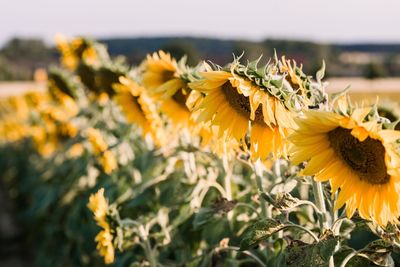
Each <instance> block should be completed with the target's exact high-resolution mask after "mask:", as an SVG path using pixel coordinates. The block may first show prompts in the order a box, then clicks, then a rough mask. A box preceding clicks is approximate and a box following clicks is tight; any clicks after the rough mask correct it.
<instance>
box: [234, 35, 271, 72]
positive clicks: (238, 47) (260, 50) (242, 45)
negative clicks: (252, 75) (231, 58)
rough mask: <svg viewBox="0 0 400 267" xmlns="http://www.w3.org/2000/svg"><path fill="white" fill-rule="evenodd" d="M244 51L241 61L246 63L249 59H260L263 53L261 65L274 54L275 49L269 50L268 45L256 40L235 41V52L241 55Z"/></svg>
mask: <svg viewBox="0 0 400 267" xmlns="http://www.w3.org/2000/svg"><path fill="white" fill-rule="evenodd" d="M242 53H243V56H242V58H241V61H242V62H243V63H246V62H247V60H248V61H253V60H256V59H258V58H259V57H260V56H261V55H262V56H263V58H262V59H261V62H260V66H261V64H262V63H264V64H266V63H267V61H268V59H269V58H270V57H272V56H273V55H274V51H273V50H271V51H268V49H266V47H264V46H263V45H262V44H260V43H254V42H246V41H238V42H235V44H234V46H233V54H235V55H236V56H239V55H241V54H242Z"/></svg>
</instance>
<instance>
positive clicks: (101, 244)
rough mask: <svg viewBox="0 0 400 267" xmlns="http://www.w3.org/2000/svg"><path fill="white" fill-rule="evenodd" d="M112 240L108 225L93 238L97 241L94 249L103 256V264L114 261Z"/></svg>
mask: <svg viewBox="0 0 400 267" xmlns="http://www.w3.org/2000/svg"><path fill="white" fill-rule="evenodd" d="M112 240H113V235H112V234H111V232H110V229H109V228H108V227H107V228H104V230H102V231H100V232H99V233H98V234H97V236H96V238H95V241H96V242H97V246H96V249H97V250H98V251H99V253H100V255H101V256H103V257H104V263H105V264H111V263H113V262H114V257H115V248H114V245H113V243H112Z"/></svg>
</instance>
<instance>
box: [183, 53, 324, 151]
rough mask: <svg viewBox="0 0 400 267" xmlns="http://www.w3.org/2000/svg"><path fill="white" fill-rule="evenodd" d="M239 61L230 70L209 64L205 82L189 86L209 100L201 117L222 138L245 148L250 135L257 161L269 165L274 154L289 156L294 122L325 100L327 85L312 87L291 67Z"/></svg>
mask: <svg viewBox="0 0 400 267" xmlns="http://www.w3.org/2000/svg"><path fill="white" fill-rule="evenodd" d="M239 60H240V58H235V60H234V62H233V63H231V64H230V65H229V66H227V67H226V68H221V67H219V66H216V65H213V66H210V65H208V64H206V71H205V72H201V76H203V79H200V80H198V81H195V82H192V83H190V84H189V85H190V87H191V88H192V89H193V90H197V91H199V92H202V93H204V94H205V98H204V100H203V101H202V102H201V103H200V105H199V106H198V108H197V110H196V112H195V117H196V118H197V121H199V122H205V123H209V124H211V125H216V126H218V127H219V136H220V137H226V138H228V139H229V138H234V139H236V140H237V141H239V142H242V143H244V141H245V137H246V135H247V134H248V133H249V132H250V141H249V143H250V144H249V145H250V151H251V153H252V156H253V158H262V159H265V158H266V157H267V156H268V155H269V153H270V152H272V153H273V154H274V155H276V156H281V155H285V154H286V140H285V139H286V137H287V134H288V131H289V130H290V129H292V128H294V127H295V123H294V120H293V118H294V117H295V116H296V113H297V111H299V110H300V109H302V108H305V107H307V106H308V105H318V104H319V102H321V101H323V100H324V97H323V92H322V84H321V83H319V84H317V83H312V82H311V79H310V77H307V76H305V75H304V74H303V73H302V71H301V69H300V68H296V72H295V71H294V70H293V68H292V67H291V65H290V62H289V61H285V60H283V61H279V60H277V59H276V60H275V63H273V64H267V65H266V66H265V67H263V68H258V67H257V64H258V62H259V60H260V59H258V60H257V61H254V62H250V63H248V64H247V65H242V64H241V63H240V61H239ZM288 75H289V76H290V81H291V82H290V83H289V82H288V81H287V77H288ZM292 75H293V76H292ZM294 85H296V87H295V86H294Z"/></svg>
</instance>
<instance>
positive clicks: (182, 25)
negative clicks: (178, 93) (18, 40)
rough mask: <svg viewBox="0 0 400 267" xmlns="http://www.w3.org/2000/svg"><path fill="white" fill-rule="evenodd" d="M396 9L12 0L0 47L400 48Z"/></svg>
mask: <svg viewBox="0 0 400 267" xmlns="http://www.w3.org/2000/svg"><path fill="white" fill-rule="evenodd" d="M361 9H362V12H360V10H361ZM397 10H400V2H398V1H395V0H383V1H380V2H377V1H374V0H364V1H363V0H353V1H351V2H347V1H345V0H338V1H335V2H321V1H319V0H304V1H301V2H297V1H296V2H293V1H291V0H281V1H279V2H277V1H265V0H252V1H250V2H249V3H248V5H243V6H242V5H241V6H240V10H239V11H238V8H237V5H235V4H232V2H231V1H229V0H220V1H217V2H214V1H213V0H203V1H201V3H199V2H194V1H181V0H170V1H168V2H163V1H162V2H160V1H157V0H147V1H145V2H143V1H141V2H133V1H130V0H115V1H113V2H112V3H111V2H109V1H96V0H85V1H79V0H69V1H66V0H59V1H52V0H37V1H35V2H26V1H23V0H14V1H10V2H9V3H7V8H4V9H2V10H0V23H1V25H7V27H3V29H2V30H1V31H0V46H2V45H3V44H4V43H5V42H6V41H8V40H10V39H11V38H12V37H14V36H21V37H27V38H30V37H36V38H40V39H44V40H45V41H46V43H50V44H51V43H53V37H54V35H55V34H56V33H63V34H65V35H66V36H68V37H73V36H77V35H80V36H89V37H93V38H95V39H99V38H124V37H125V36H129V37H133V38H136V37H145V38H151V37H152V36H194V37H209V38H213V37H218V38H220V39H228V40H232V39H234V40H237V39H240V40H248V41H261V40H263V39H271V38H272V39H285V40H305V41H311V42H318V43H335V44H336V43H338V44H351V43H379V44H393V43H400V34H398V33H396V32H394V31H393V30H392V27H390V26H393V25H400V17H399V16H397ZM21 18H22V19H21ZM388 26H389V27H388Z"/></svg>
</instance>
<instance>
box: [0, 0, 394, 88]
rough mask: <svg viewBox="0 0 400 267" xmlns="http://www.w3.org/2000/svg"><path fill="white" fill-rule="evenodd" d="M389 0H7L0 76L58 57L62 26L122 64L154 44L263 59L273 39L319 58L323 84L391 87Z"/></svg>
mask: <svg viewBox="0 0 400 267" xmlns="http://www.w3.org/2000/svg"><path fill="white" fill-rule="evenodd" d="M398 10H400V3H399V2H398V1H395V0H389V1H388V0H384V1H373V0H364V1H362V0H353V1H345V0H338V1H334V2H326V1H323V2H322V1H318V0H304V1H290V0H283V1H261V0H256V1H246V3H242V2H232V1H227V0H220V1H213V0H203V1H183V0H171V1H156V0H147V1H131V0H130V1H129V0H116V1H112V2H111V1H95V0H85V1H79V0H69V1H66V0H60V1H51V0H38V1H34V2H27V1H22V0H16V1H10V2H9V3H7V6H6V7H5V8H2V9H1V10H0V25H1V26H0V27H1V28H0V29H1V30H0V47H1V49H0V81H2V82H6V81H7V82H9V81H31V80H33V76H34V73H35V70H37V69H42V68H44V69H46V68H47V67H48V66H49V65H52V64H57V62H58V54H57V52H56V49H55V48H54V36H55V34H56V33H62V34H64V35H66V36H67V37H74V36H85V37H91V38H94V39H96V40H99V41H101V42H102V43H104V44H106V45H107V46H108V49H109V52H110V53H111V54H112V55H114V56H117V55H123V56H125V57H126V59H127V61H128V62H129V63H131V64H138V63H140V62H141V60H142V59H143V58H144V57H145V55H146V54H147V53H149V52H153V51H156V50H158V49H163V50H166V51H168V52H170V53H172V54H173V55H174V56H175V57H177V58H179V57H181V56H182V55H184V54H186V55H188V59H189V64H192V65H194V64H197V63H198V62H199V60H203V59H204V60H212V61H213V62H216V63H218V64H225V63H227V62H229V61H230V60H231V59H232V54H236V55H238V54H241V53H242V52H244V59H255V58H258V57H259V56H260V55H261V54H263V55H264V58H266V59H267V58H269V57H271V56H272V55H273V51H274V49H276V51H277V53H278V55H282V54H285V55H286V56H287V58H293V59H295V60H296V61H297V62H298V63H302V64H303V65H304V70H305V72H306V73H309V74H313V73H315V71H316V70H317V69H318V68H319V67H320V66H321V62H322V60H325V62H326V64H327V77H328V78H330V81H331V82H330V84H331V85H330V87H328V89H329V90H333V91H335V90H341V89H344V88H345V87H346V86H347V85H351V86H352V88H353V91H354V92H358V93H365V92H370V93H371V94H375V93H376V92H377V91H379V92H380V93H384V92H393V91H396V90H397V89H398V88H399V87H400V82H399V81H400V80H398V79H395V77H399V76H400V32H398V31H397V30H396V27H397V25H400V17H399V16H398V14H397V12H398ZM383 78H384V80H383ZM373 79H375V81H374V80H373ZM376 79H379V80H376ZM3 84H4V83H3ZM6 85H7V86H6V87H4V86H3V87H4V88H8V92H7V93H10V92H9V91H10V90H11V89H10V88H11V87H10V84H9V83H7V84H6ZM13 85H14V88H15V89H14V90H15V92H18V88H19V87H18V86H17V85H18V84H16V83H14V84H13ZM20 85H22V86H26V84H24V83H22V84H21V83H20ZM3 87H0V89H1V88H3ZM1 90H2V89H1ZM1 93H2V94H4V93H5V92H4V91H3V90H2V92H1ZM11 93H13V92H12V91H11Z"/></svg>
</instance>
